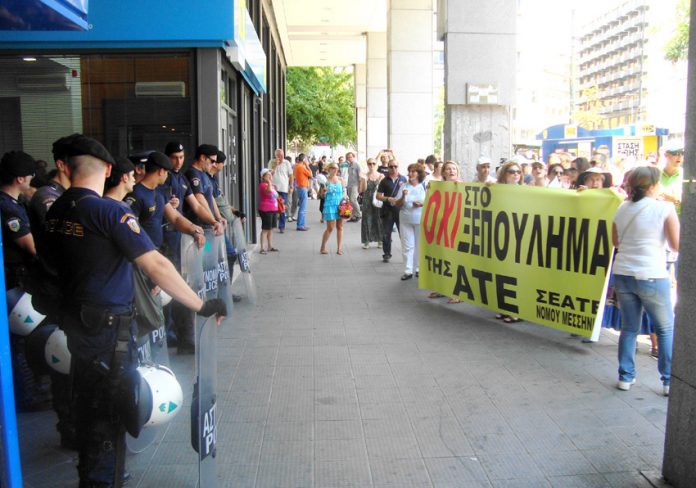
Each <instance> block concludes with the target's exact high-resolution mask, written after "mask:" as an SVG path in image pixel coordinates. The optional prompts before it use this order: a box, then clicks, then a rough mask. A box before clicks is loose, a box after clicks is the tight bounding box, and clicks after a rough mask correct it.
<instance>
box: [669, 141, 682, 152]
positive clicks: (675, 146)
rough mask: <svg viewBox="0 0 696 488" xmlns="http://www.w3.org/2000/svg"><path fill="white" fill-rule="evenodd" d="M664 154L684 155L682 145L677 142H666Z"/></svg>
mask: <svg viewBox="0 0 696 488" xmlns="http://www.w3.org/2000/svg"><path fill="white" fill-rule="evenodd" d="M665 152H667V153H670V154H683V153H684V143H683V142H678V141H674V140H672V141H667V144H665Z"/></svg>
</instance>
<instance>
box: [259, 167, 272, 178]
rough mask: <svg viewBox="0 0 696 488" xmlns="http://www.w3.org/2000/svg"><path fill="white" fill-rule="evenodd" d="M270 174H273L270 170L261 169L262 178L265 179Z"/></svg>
mask: <svg viewBox="0 0 696 488" xmlns="http://www.w3.org/2000/svg"><path fill="white" fill-rule="evenodd" d="M270 172H271V170H270V169H268V168H261V178H263V177H264V175H265V174H266V173H270Z"/></svg>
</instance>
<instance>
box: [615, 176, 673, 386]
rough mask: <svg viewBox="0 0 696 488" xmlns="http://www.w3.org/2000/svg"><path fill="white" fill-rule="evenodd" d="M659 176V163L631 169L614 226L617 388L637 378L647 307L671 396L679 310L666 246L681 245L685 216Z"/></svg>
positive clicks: (662, 373) (660, 368) (663, 378)
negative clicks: (661, 194) (665, 194)
mask: <svg viewBox="0 0 696 488" xmlns="http://www.w3.org/2000/svg"><path fill="white" fill-rule="evenodd" d="M659 182H660V170H659V169H658V168H656V167H654V166H641V167H638V168H634V169H633V170H632V171H631V174H630V175H629V177H628V181H627V182H626V183H627V187H628V195H629V196H628V198H627V199H626V201H625V202H624V203H622V204H621V206H620V207H619V209H618V210H617V211H616V215H615V217H614V224H613V226H612V240H613V243H614V246H615V247H616V249H617V254H616V258H615V260H614V266H613V270H612V272H613V274H614V284H615V288H616V296H617V299H618V302H619V308H620V309H621V335H620V336H619V382H618V384H617V388H618V389H619V390H624V391H627V390H629V389H630V388H631V385H633V384H634V383H635V382H636V367H635V356H636V336H637V335H638V333H639V332H640V325H641V315H642V310H643V309H645V312H646V313H647V314H648V316H649V317H650V320H651V323H652V324H653V328H654V331H655V333H656V334H657V340H658V344H659V349H658V350H659V353H658V354H659V357H658V360H657V369H658V371H659V372H660V378H661V380H662V385H663V388H662V393H663V394H664V395H665V396H668V395H669V380H670V373H671V369H672V331H673V327H674V310H673V308H672V300H671V294H670V279H669V274H668V272H667V269H666V267H665V259H664V257H665V247H666V246H669V248H670V249H672V250H673V251H675V252H676V251H678V250H679V219H678V218H677V213H676V211H675V209H674V205H673V204H671V203H669V202H664V201H659V200H656V196H657V187H658V185H659Z"/></svg>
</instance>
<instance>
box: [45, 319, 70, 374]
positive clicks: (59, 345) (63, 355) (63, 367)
mask: <svg viewBox="0 0 696 488" xmlns="http://www.w3.org/2000/svg"><path fill="white" fill-rule="evenodd" d="M44 353H45V355H46V363H48V365H49V366H50V367H51V368H53V369H55V370H56V371H58V372H59V373H62V374H70V361H71V356H70V351H69V350H68V337H67V336H66V335H65V332H63V331H62V330H61V329H58V328H57V329H56V330H54V331H53V333H52V334H51V335H50V336H48V340H47V341H46V348H45V350H44Z"/></svg>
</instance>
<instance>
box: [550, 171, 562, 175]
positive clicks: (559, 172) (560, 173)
mask: <svg viewBox="0 0 696 488" xmlns="http://www.w3.org/2000/svg"><path fill="white" fill-rule="evenodd" d="M552 173H553V174H555V175H557V176H560V175H562V174H564V173H565V172H564V171H553V172H552Z"/></svg>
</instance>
